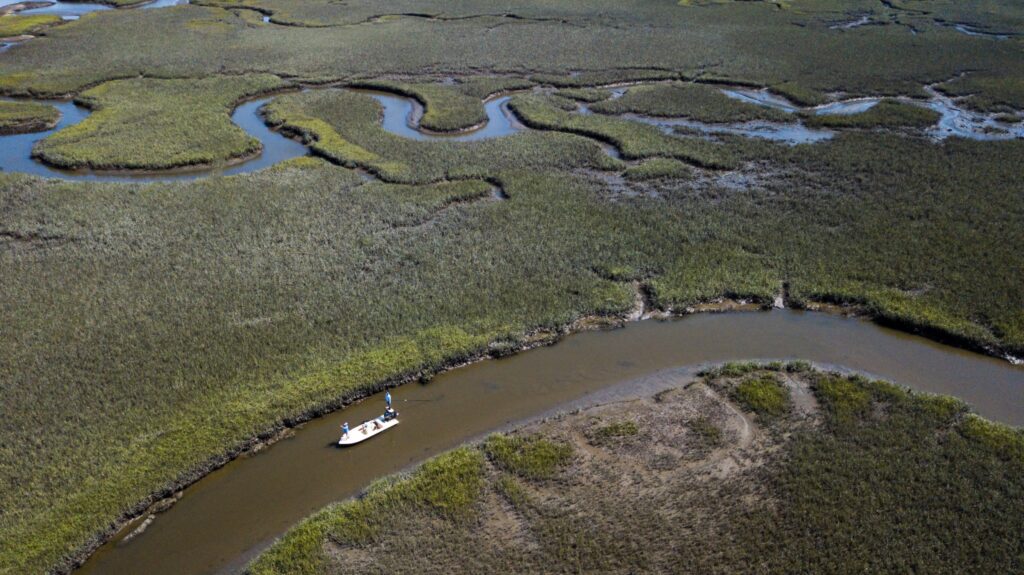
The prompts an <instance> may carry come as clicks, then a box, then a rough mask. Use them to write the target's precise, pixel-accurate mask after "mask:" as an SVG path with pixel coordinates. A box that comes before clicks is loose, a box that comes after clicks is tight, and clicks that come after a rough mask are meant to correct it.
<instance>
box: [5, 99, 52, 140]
mask: <svg viewBox="0 0 1024 575" xmlns="http://www.w3.org/2000/svg"><path fill="white" fill-rule="evenodd" d="M59 119H60V112H59V111H57V108H54V107H53V106H50V105H47V104H40V103H36V102H10V101H5V100H0V134H20V133H23V132H39V131H41V130H47V129H49V128H52V127H53V126H55V125H56V124H57V120H59Z"/></svg>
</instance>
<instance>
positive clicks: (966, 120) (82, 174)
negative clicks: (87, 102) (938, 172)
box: [0, 0, 1024, 182]
mask: <svg viewBox="0 0 1024 575" xmlns="http://www.w3.org/2000/svg"><path fill="white" fill-rule="evenodd" d="M0 1H3V0H0ZM163 1H164V0H159V1H158V2H154V3H152V4H150V5H148V6H154V7H155V6H157V5H161V2H163ZM173 1H174V0H166V2H173ZM330 89H336V88H330ZM925 90H926V92H927V93H928V95H929V99H928V100H915V99H912V98H898V99H899V100H900V101H905V102H909V103H913V104H915V105H920V106H924V107H927V108H930V109H933V110H935V111H937V112H939V114H940V115H941V118H940V120H939V122H938V123H937V125H936V126H934V127H933V128H930V129H929V130H928V134H929V135H931V136H932V137H933V138H935V139H937V140H941V139H944V138H947V137H951V136H957V137H964V138H974V139H979V140H1007V139H1014V138H1024V121H1021V122H1017V123H1013V124H1010V123H1005V122H1000V121H998V120H996V119H995V115H993V114H983V113H980V112H973V111H971V110H968V109H965V108H963V107H962V106H960V105H959V104H958V102H957V99H956V98H952V97H950V96H946V95H945V94H943V93H941V92H939V91H938V90H936V89H935V88H934V87H933V86H927V87H926V88H925ZM353 91H357V92H360V93H365V94H368V95H370V96H372V97H373V98H374V99H376V100H377V101H378V102H379V103H380V104H381V106H382V108H383V120H382V127H383V128H384V129H385V130H386V131H388V132H391V133H393V134H396V135H398V136H401V137H404V138H409V139H413V140H418V141H446V142H472V141H479V140H485V139H490V138H499V137H503V136H507V135H509V134H513V133H516V132H518V131H521V130H525V129H527V128H526V127H525V126H523V125H522V124H521V123H520V122H519V121H518V120H517V119H516V117H515V115H514V114H513V113H512V112H511V111H510V110H509V108H508V101H509V99H510V98H511V96H509V95H504V96H500V97H495V98H491V99H488V100H486V101H485V102H484V110H485V112H486V115H487V121H486V122H485V123H484V124H482V125H481V126H478V127H476V128H474V129H472V130H467V131H462V132H454V133H451V134H446V133H433V132H427V131H424V130H422V129H421V128H420V126H419V122H420V118H421V117H422V116H423V106H422V105H421V104H420V103H419V102H417V101H416V100H414V99H413V98H408V97H405V96H398V95H395V94H392V93H388V92H379V91H372V90H353ZM625 91H626V89H625V88H616V89H615V90H613V91H612V96H611V97H612V98H617V97H621V96H622V94H624V93H625ZM721 91H722V93H724V94H725V95H727V96H729V97H730V98H734V99H737V100H740V101H743V102H746V103H750V104H756V105H760V106H765V107H770V108H774V109H778V110H783V111H785V112H789V113H793V114H796V113H799V112H805V113H814V114H860V113H863V112H866V111H868V110H870V109H871V108H872V107H874V106H875V105H876V104H877V103H878V102H880V101H881V100H882V99H881V98H855V99H850V100H842V101H838V102H831V103H828V104H823V105H821V106H815V107H808V108H803V107H800V106H799V105H797V104H795V103H793V102H791V101H789V100H788V99H786V98H784V97H782V96H780V95H777V94H773V93H771V92H769V91H768V90H766V89H749V88H722V89H721ZM270 99H271V98H261V99H258V100H254V101H250V102H246V103H244V104H242V105H240V106H238V108H236V109H235V110H234V112H233V113H232V115H231V119H232V121H233V122H234V123H235V124H236V125H238V126H239V127H240V128H242V129H243V130H245V132H246V133H248V134H249V135H250V136H252V137H254V138H257V139H258V140H259V141H260V142H261V143H262V144H263V151H262V152H261V153H260V154H258V155H256V156H254V157H253V158H250V159H247V160H244V161H241V162H239V163H236V164H231V165H227V166H222V167H217V168H209V167H198V168H181V169H173V170H160V171H154V172H133V171H111V172H98V171H91V170H80V171H69V170H61V169H57V168H53V167H50V166H47V165H45V164H43V163H41V162H38V161H36V160H35V159H33V158H32V147H33V146H34V145H35V143H36V142H38V141H40V140H42V139H43V138H46V137H47V136H49V135H51V134H53V133H54V132H56V131H58V130H61V129H64V128H66V127H68V126H73V125H75V124H77V123H78V122H81V121H82V120H84V119H85V118H86V117H87V116H88V114H89V111H88V110H86V109H84V108H82V107H80V106H77V105H75V104H74V103H72V102H66V101H52V100H50V101H47V100H42V102H44V103H47V104H51V105H53V106H56V107H57V108H58V109H59V110H60V112H61V114H62V117H61V120H60V122H59V123H58V125H57V127H56V128H54V129H52V130H47V131H44V132H34V133H30V134H14V135H7V136H0V144H2V145H0V169H2V170H4V171H9V172H22V173H28V174H35V175H38V176H44V177H51V178H62V179H76V180H92V181H114V182H156V181H175V180H189V179H195V178H204V177H209V176H216V175H234V174H244V173H248V172H252V171H256V170H260V169H263V168H266V167H268V166H272V165H274V164H277V163H279V162H282V161H285V160H288V159H292V158H297V157H300V156H304V155H307V154H308V153H309V150H308V149H307V148H306V147H305V146H303V145H302V144H301V143H299V142H297V141H295V140H292V139H290V138H287V137H285V136H283V135H281V134H280V133H278V132H276V131H274V130H271V129H270V128H268V127H267V126H266V124H265V123H264V122H263V119H262V118H261V117H260V114H259V110H260V108H261V107H262V106H263V104H265V103H266V102H268V101H269V100H270ZM577 113H580V114H588V113H592V112H591V111H590V108H589V107H588V106H587V105H585V104H581V105H580V107H579V108H578V109H577ZM619 117H622V118H625V119H628V120H631V121H635V122H641V123H645V124H650V125H653V126H657V127H659V128H660V129H661V130H662V131H663V132H665V133H666V134H670V135H671V134H676V133H677V132H678V131H680V130H684V131H686V130H689V131H696V132H699V133H702V134H707V135H715V134H735V135H741V136H745V137H751V138H763V139H769V140H773V141H777V142H782V143H786V144H790V145H795V144H806V143H814V142H820V141H823V140H827V139H829V138H831V137H833V136H834V135H835V132H834V131H833V130H828V129H818V128H809V127H807V126H805V125H803V123H801V122H800V121H799V120H797V121H793V122H765V121H753V122H734V123H722V124H713V123H708V122H699V121H695V120H689V119H686V118H662V117H652V116H644V115H641V114H623V115H621V116H619ZM605 148H606V149H607V147H605ZM610 153H611V154H612V155H613V156H615V155H617V151H610Z"/></svg>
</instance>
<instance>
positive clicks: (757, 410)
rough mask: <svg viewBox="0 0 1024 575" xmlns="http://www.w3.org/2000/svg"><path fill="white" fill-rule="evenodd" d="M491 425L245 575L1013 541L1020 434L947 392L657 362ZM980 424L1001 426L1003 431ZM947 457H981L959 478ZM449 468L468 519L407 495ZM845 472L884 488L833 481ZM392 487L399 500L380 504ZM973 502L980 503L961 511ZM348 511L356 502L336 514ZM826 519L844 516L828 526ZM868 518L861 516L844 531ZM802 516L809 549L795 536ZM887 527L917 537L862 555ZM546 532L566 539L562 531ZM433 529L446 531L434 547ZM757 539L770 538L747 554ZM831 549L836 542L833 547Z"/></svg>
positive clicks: (811, 557) (335, 508)
mask: <svg viewBox="0 0 1024 575" xmlns="http://www.w3.org/2000/svg"><path fill="white" fill-rule="evenodd" d="M594 400H596V401H594ZM506 429H508V433H507V434H499V435H489V436H488V437H486V438H479V439H477V440H470V442H468V443H467V442H463V443H461V444H460V446H459V447H457V448H456V449H455V450H454V451H445V452H444V454H442V455H440V456H438V457H437V458H436V459H433V460H431V461H433V462H441V461H444V462H445V463H448V460H447V459H445V458H448V457H449V455H447V454H455V453H459V454H462V455H464V454H466V453H467V452H470V453H472V452H473V451H475V450H477V452H478V453H480V454H481V455H482V457H481V458H480V460H479V461H480V465H479V466H478V467H477V469H478V470H479V471H478V472H477V473H475V474H460V476H457V477H455V476H453V477H451V478H450V480H448V481H434V482H430V481H429V480H428V481H417V480H418V479H419V478H422V477H424V474H430V473H431V471H434V470H438V469H440V470H446V469H451V467H450V466H449V465H446V464H437V463H435V464H433V465H432V463H429V462H428V463H425V464H423V465H422V466H418V467H417V469H415V470H413V471H411V472H400V473H401V475H391V476H389V477H390V478H391V479H392V480H384V481H381V482H378V483H376V484H375V487H374V489H371V490H369V491H362V492H361V493H362V495H361V496H359V498H358V499H346V500H345V501H343V502H340V503H337V504H335V505H332V506H331V507H329V508H327V509H325V510H323V511H321V512H319V513H317V514H316V515H315V519H312V520H309V521H305V522H303V523H300V524H299V526H297V528H296V529H295V530H293V531H291V532H290V534H288V535H285V536H284V537H283V538H282V539H280V540H279V542H278V543H276V544H275V545H274V547H272V548H271V550H270V551H268V552H267V553H265V554H264V555H263V556H262V558H261V559H257V560H256V562H255V563H253V564H252V566H251V568H252V570H253V571H252V572H258V573H263V574H268V573H282V572H288V573H313V572H317V573H319V572H335V571H337V572H353V571H359V570H360V569H361V567H362V566H365V564H366V562H369V561H373V564H374V565H376V566H377V567H378V568H380V569H381V570H382V572H396V573H400V572H417V569H416V566H417V565H418V564H421V563H420V562H422V561H429V562H430V564H431V565H433V566H435V567H438V566H440V568H441V570H446V569H447V567H445V562H451V564H460V565H465V564H466V562H467V561H470V560H471V559H470V557H472V560H479V561H480V562H481V565H487V566H497V567H496V568H494V569H487V568H485V569H484V570H485V571H487V572H492V571H493V572H502V571H503V568H504V566H505V565H512V564H514V565H516V566H517V567H518V568H520V569H523V570H524V571H526V572H534V571H544V570H555V571H561V570H563V569H562V568H563V566H566V567H567V566H568V565H572V566H573V568H579V567H580V566H581V565H582V566H584V569H585V570H586V571H588V572H590V571H593V572H606V571H613V570H617V569H614V568H613V566H614V567H623V566H625V567H626V570H632V569H629V567H632V566H634V565H637V566H640V565H642V568H638V569H637V570H638V571H642V572H652V573H661V572H664V573H672V572H675V571H676V570H677V569H678V565H679V564H680V561H681V560H684V559H683V558H685V561H686V563H687V564H688V565H691V566H694V565H696V566H701V567H704V566H706V567H707V570H708V571H709V572H749V571H755V570H756V566H763V564H764V562H766V561H771V564H772V565H775V566H779V567H780V568H779V569H777V571H778V572H785V571H787V570H788V569H786V568H784V567H782V566H787V565H789V566H791V565H793V563H794V559H793V557H794V556H795V557H796V559H795V561H796V562H799V564H801V565H807V564H812V565H822V566H824V565H835V564H837V563H836V561H837V560H839V561H843V560H846V553H854V554H855V555H856V557H857V558H858V559H857V561H858V563H863V564H867V563H866V562H868V561H874V562H875V566H876V567H879V569H877V571H878V572H888V571H890V570H891V567H893V566H894V564H904V563H905V562H917V561H929V560H931V561H933V562H934V563H935V565H936V566H939V567H942V566H946V567H947V568H948V572H950V573H955V572H957V567H958V566H959V565H958V564H956V557H958V556H960V555H961V554H963V553H964V549H965V548H967V547H973V548H975V549H979V548H984V549H986V550H988V551H990V553H987V552H982V553H980V554H981V555H986V557H987V558H986V559H985V560H984V561H986V562H988V564H989V566H990V567H995V569H994V570H993V571H992V572H1002V571H1003V569H1002V568H1001V567H1000V566H1006V565H1013V564H1015V563H1014V559H1015V555H1014V549H1015V547H1014V542H1015V540H1014V539H1013V538H1012V536H1011V537H1009V538H1007V537H1005V536H1000V535H1002V534H1009V533H1015V532H1016V531H1018V530H1019V525H1020V523H1021V521H1022V519H1021V517H1022V516H1021V515H1020V513H1019V511H1017V509H1018V508H1019V507H1020V506H1021V505H1022V501H1021V500H1020V498H1019V497H1016V496H1015V495H1016V494H1018V492H1019V489H1017V487H1018V486H1019V484H1020V478H1019V474H1017V473H1015V471H1014V470H1015V469H1016V468H1017V465H1016V462H1015V461H1013V459H1012V458H1013V457H1015V456H1016V453H1024V451H1022V450H1024V441H1022V439H1024V438H1022V437H1021V436H1019V435H1016V436H1014V432H1015V430H1014V429H1013V428H1009V427H1007V426H1001V425H998V424H992V423H989V422H986V421H984V420H982V419H980V418H976V417H974V416H971V415H967V414H966V413H965V411H964V407H963V406H962V404H959V403H958V402H956V401H955V400H952V399H950V398H948V397H942V396H930V395H928V394H919V393H915V392H912V391H909V390H907V389H906V388H902V387H900V386H899V385H894V384H891V383H888V382H885V381H873V380H871V379H869V378H866V377H863V376H860V375H856V374H850V372H848V371H845V370H836V371H833V370H832V369H830V367H829V366H823V365H821V364H808V363H807V362H801V361H795V362H772V363H763V362H752V363H728V364H724V365H716V366H714V367H710V368H705V369H703V370H701V371H700V372H699V373H694V372H693V371H692V370H683V369H680V370H671V371H669V372H661V373H658V374H655V375H652V376H650V377H647V378H644V379H643V380H641V381H640V382H638V385H636V386H635V388H632V389H631V392H630V393H626V394H623V395H613V394H609V395H602V396H601V397H600V398H597V397H592V398H590V401H584V402H580V403H578V404H576V405H575V406H573V407H563V408H562V409H560V410H559V411H558V412H556V413H554V414H551V415H550V416H547V417H540V418H532V419H529V420H526V421H520V422H516V423H515V424H513V425H511V426H509V428H506ZM979 430H987V431H989V432H991V433H992V434H993V435H996V434H999V433H1005V434H1007V440H1006V443H1007V445H1000V444H999V442H997V441H991V440H988V439H986V436H985V435H983V434H982V433H979ZM950 443H953V444H954V445H953V447H952V448H950ZM906 453H912V454H913V457H905V454H906ZM847 454H849V455H850V457H849V459H848V460H844V459H843V457H844V456H845V455H847ZM1007 455H1009V457H1007ZM908 461H914V462H926V463H924V464H921V465H913V464H908V463H907V462H908ZM960 466H965V467H969V468H976V466H977V467H980V468H982V469H984V471H982V472H979V473H976V474H970V473H967V474H964V473H962V472H961V471H960ZM878 470H882V472H877V471H878ZM954 477H956V479H953V478H954ZM1007 477H1013V478H1014V479H1013V480H1011V484H1012V487H1010V489H1009V492H1010V493H1013V494H1014V496H1012V497H1010V498H1008V499H1007V500H1006V501H1003V500H1002V499H1001V498H999V497H996V498H995V499H994V500H993V499H992V498H991V496H990V495H991V492H993V491H994V492H998V491H1000V488H1001V487H1003V486H1005V485H1007V483H1006V481H1007V480H1006V478H1007ZM825 479H827V480H825ZM410 480H411V481H417V483H416V485H417V487H418V489H420V490H422V489H431V487H430V486H431V485H437V486H438V487H437V488H436V489H437V491H439V492H440V493H439V494H440V495H441V496H440V497H431V496H429V495H428V496H426V497H422V496H421V497H420V498H419V499H412V498H409V499H412V501H409V499H405V498H403V497H402V496H401V494H402V489H403V486H404V485H403V484H406V485H407V483H405V482H408V481H410ZM961 480H962V482H961ZM463 481H466V482H467V483H468V482H473V483H472V484H473V485H478V484H480V483H482V484H483V485H482V487H481V488H480V489H479V491H477V492H475V493H477V495H476V497H475V498H472V499H471V500H470V501H471V503H469V504H468V507H469V509H468V511H469V513H471V515H470V520H468V521H464V520H462V516H455V517H452V516H450V515H448V514H445V513H444V511H446V510H447V509H450V508H441V509H440V510H438V509H431V508H430V506H429V505H427V506H423V505H417V504H416V502H417V501H418V500H419V501H421V500H423V499H425V500H426V501H427V502H434V501H438V500H441V501H446V500H445V499H444V496H443V493H450V492H451V490H455V489H458V486H459V484H460V483H462V482H463ZM453 483H454V485H453ZM837 484H838V485H839V487H838V488H834V489H833V488H830V486H835V485H837ZM865 484H867V485H865ZM954 484H955V486H954ZM858 485H859V486H860V489H865V490H866V492H869V493H878V492H896V493H899V494H900V495H899V496H895V497H889V498H884V497H883V498H868V499H871V501H865V500H864V499H863V498H856V497H855V498H849V497H843V496H842V495H843V494H846V493H850V492H853V491H857V489H858V488H857V487H856V486H858ZM787 486H788V487H791V489H786V487H787ZM417 493H418V494H419V493H421V491H417ZM964 500H968V501H971V502H972V503H973V504H974V505H963V504H962V502H963V501H964ZM395 501H402V502H403V504H402V505H391V504H392V503H394V502H395ZM920 501H926V503H928V507H929V509H934V508H939V509H942V510H943V511H942V513H943V515H944V516H946V517H950V516H952V517H953V518H954V519H953V520H952V521H942V522H939V523H938V524H937V523H936V522H935V521H934V520H931V519H928V518H924V517H923V516H922V513H915V512H914V507H915V506H917V505H920V503H919V502H920ZM460 502H462V504H463V505H467V504H466V503H465V502H464V500H460ZM978 504H980V505H983V506H986V507H989V510H988V512H986V513H981V514H978V513H974V510H976V507H975V505H978ZM865 506H866V507H867V509H865ZM1004 506H1010V509H1009V510H1007V509H1005V508H1003V507H1004ZM353 507H356V509H358V510H359V511H362V513H347V511H352V510H354V509H353ZM793 508H795V510H791V509H793ZM1000 508H1003V509H1000ZM438 511H441V513H438ZM924 514H925V515H926V514H927V512H925V513H924ZM837 515H842V516H850V517H854V518H856V519H855V520H854V523H853V524H852V525H846V526H839V527H835V526H834V525H832V524H833V523H834V518H835V516H837ZM765 516H767V517H765ZM878 517H883V518H894V519H882V520H881V521H878V520H877V519H878ZM907 517H912V518H915V519H912V520H906V518H907ZM766 518H768V519H771V520H769V521H762V519H766ZM751 519H754V521H751ZM872 519H874V520H875V521H874V522H873V523H872V524H873V525H876V526H877V527H879V529H878V530H875V529H870V530H866V531H865V530H862V529H861V528H860V527H859V525H860V522H861V521H871V520H872ZM809 521H810V522H812V523H813V524H814V525H816V526H818V527H817V528H816V529H815V532H816V533H817V534H818V535H819V539H823V540H824V541H826V543H825V544H818V545H814V544H812V545H807V544H804V545H801V544H800V543H801V542H806V529H807V523H808V522H809ZM962 521H965V522H973V526H974V528H975V529H978V530H979V531H982V532H984V533H988V534H991V535H985V536H980V537H969V538H964V537H963V534H962V533H961V531H960V530H959V529H957V526H958V525H960V524H961V522H962ZM937 525H938V526H937ZM890 530H892V531H896V532H899V533H901V535H903V536H905V537H907V538H910V539H912V540H914V541H920V542H921V543H920V544H907V545H899V546H898V547H894V548H892V549H891V552H889V553H884V554H878V553H877V549H878V547H879V546H884V545H886V541H885V540H886V539H888V538H889V537H890V536H889V535H888V534H887V532H888V531H890ZM367 531H369V534H367ZM766 531H767V535H768V536H767V537H765V534H766ZM552 532H555V533H570V534H571V535H569V536H568V537H569V538H568V542H567V541H566V540H565V539H563V538H561V537H560V536H558V535H554V536H552ZM297 533H298V534H301V535H297ZM328 533H329V534H330V536H329V537H328ZM293 535H297V536H293ZM318 537H320V538H322V539H323V541H324V547H323V549H324V552H323V553H320V552H318V551H319V550H320V549H321V546H320V545H318V544H314V545H303V543H308V542H309V541H310V539H311V538H312V539H313V541H314V542H316V543H319V540H318V539H317V538H318ZM439 539H440V540H442V541H444V545H443V546H442V549H434V548H435V546H436V542H437V540H439ZM936 539H938V540H942V541H943V542H944V543H943V548H944V551H943V553H948V554H950V556H949V557H943V558H941V559H934V558H932V559H929V558H930V557H931V556H932V553H931V552H930V551H928V550H927V547H928V545H927V543H925V542H932V541H935V540H936ZM762 541H767V543H763V544H762V543H761V542H762ZM901 542H902V539H901ZM292 543H297V544H298V545H295V546H292ZM572 544H575V546H574V547H573V551H572V552H571V553H565V551H564V548H565V546H566V545H572ZM687 546H688V547H687ZM737 546H740V547H741V550H740V551H739V552H735V551H734V550H735V548H736V547H737ZM764 546H770V547H772V548H769V549H761V550H762V551H763V552H753V549H755V548H758V547H764ZM947 546H952V547H955V549H953V550H950V549H948V548H947ZM681 547H684V548H685V550H681V549H680V548H681ZM835 547H840V548H842V549H843V553H841V554H839V555H833V554H832V551H831V549H833V548H835ZM425 549H429V550H428V551H424V550H425ZM731 550H732V551H731ZM424 553H426V554H427V555H426V556H424ZM610 557H611V559H610V560H609V558H610ZM872 558H874V559H872ZM951 564H952V567H949V565H951ZM711 565H714V567H715V569H711V568H710V567H711ZM723 566H725V568H724V569H723ZM566 570H571V569H566ZM701 570H704V569H701ZM812 570H816V569H812ZM825 570H827V569H825ZM868 570H869V571H875V569H868ZM939 571H940V572H941V571H943V570H942V569H940V570H939ZM771 572H776V569H771Z"/></svg>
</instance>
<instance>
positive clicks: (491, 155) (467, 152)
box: [266, 90, 621, 183]
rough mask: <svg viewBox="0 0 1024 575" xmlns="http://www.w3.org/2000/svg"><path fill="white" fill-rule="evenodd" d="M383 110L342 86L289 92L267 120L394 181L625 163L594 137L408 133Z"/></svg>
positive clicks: (271, 107) (271, 109) (335, 157)
mask: <svg viewBox="0 0 1024 575" xmlns="http://www.w3.org/2000/svg"><path fill="white" fill-rule="evenodd" d="M380 114H381V108H380V104H378V103H377V102H376V101H375V100H373V99H372V98H371V97H369V96H367V95H365V94H359V93H354V92H348V91H341V90H333V91H332V90H324V91H320V92H307V93H303V94H292V95H286V96H282V97H279V98H276V99H275V100H274V101H273V102H271V103H270V104H268V105H267V107H266V116H267V120H268V122H270V123H271V124H273V125H278V126H281V127H282V128H283V129H284V130H285V131H290V132H294V133H298V134H301V135H302V137H303V139H304V140H305V141H307V142H308V143H309V144H310V145H311V147H312V149H313V150H314V152H315V153H318V154H320V155H323V156H324V157H327V158H329V159H330V160H331V161H334V162H336V163H339V164H342V165H346V166H353V167H354V166H361V167H364V168H367V169H369V170H371V171H373V172H374V173H376V174H377V175H378V176H380V177H381V178H383V179H385V180H387V181H392V182H403V183H423V182H430V181H436V180H439V179H444V178H450V179H455V178H472V177H486V176H488V175H489V174H494V173H496V172H498V171H500V170H503V169H523V168H530V169H535V170H538V171H543V170H551V169H565V168H569V167H577V166H578V167H591V168H596V169H610V168H615V167H618V166H619V165H621V164H620V163H619V162H617V161H615V160H613V159H611V158H609V157H608V156H607V155H606V154H605V153H604V152H603V151H602V150H601V149H600V147H599V146H598V145H597V144H595V143H594V142H592V141H588V140H586V139H584V138H578V137H574V136H567V135H565V134H554V133H543V132H541V133H535V132H527V133H521V134H516V135H513V136H507V137H503V138H496V139H492V140H483V141H479V142H430V141H425V142H421V141H413V140H408V139H405V138H402V137H400V136H396V135H394V134H391V133H389V132H386V131H385V130H384V129H383V128H382V127H381V126H380V124H379V118H380Z"/></svg>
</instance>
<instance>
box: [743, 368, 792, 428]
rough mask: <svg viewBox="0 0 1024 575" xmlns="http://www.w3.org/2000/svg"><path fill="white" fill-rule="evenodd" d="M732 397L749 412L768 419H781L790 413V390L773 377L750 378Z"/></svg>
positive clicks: (746, 379) (745, 380)
mask: <svg viewBox="0 0 1024 575" xmlns="http://www.w3.org/2000/svg"><path fill="white" fill-rule="evenodd" d="M732 397H733V399H735V400H736V401H737V402H738V403H739V404H740V405H742V406H743V407H744V408H745V409H747V410H748V411H753V412H754V413H756V414H758V415H760V416H762V417H766V418H775V417H781V416H783V415H785V414H786V412H787V411H789V407H790V399H789V390H788V389H786V388H785V387H784V386H783V385H782V384H781V383H779V381H778V379H776V378H775V377H774V376H771V375H762V376H759V377H757V376H755V377H748V378H745V379H744V380H743V381H741V382H740V383H739V384H738V385H737V386H736V387H735V389H733V391H732Z"/></svg>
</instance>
